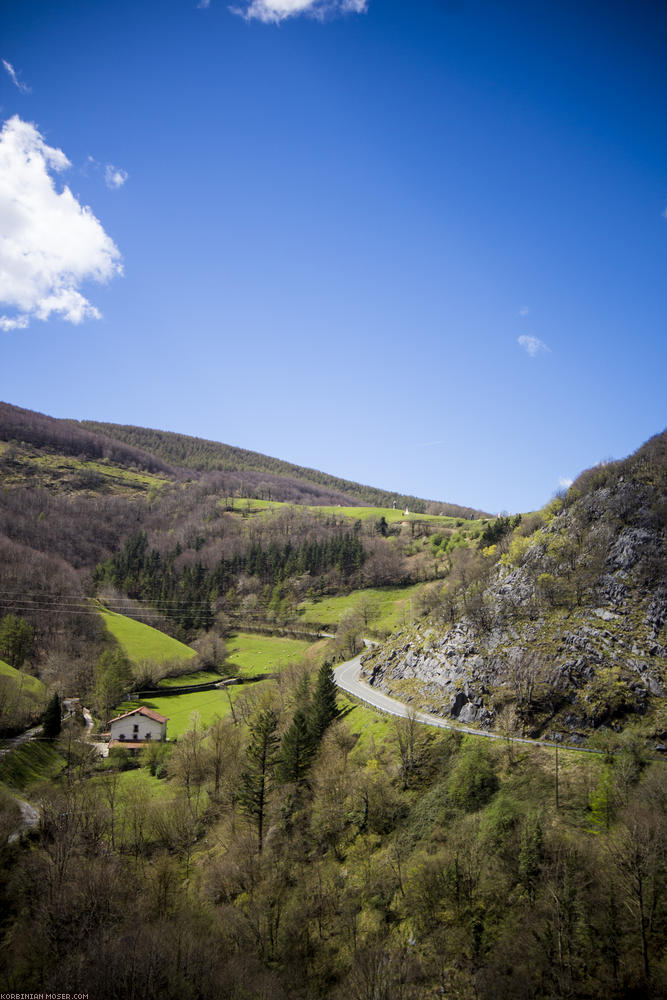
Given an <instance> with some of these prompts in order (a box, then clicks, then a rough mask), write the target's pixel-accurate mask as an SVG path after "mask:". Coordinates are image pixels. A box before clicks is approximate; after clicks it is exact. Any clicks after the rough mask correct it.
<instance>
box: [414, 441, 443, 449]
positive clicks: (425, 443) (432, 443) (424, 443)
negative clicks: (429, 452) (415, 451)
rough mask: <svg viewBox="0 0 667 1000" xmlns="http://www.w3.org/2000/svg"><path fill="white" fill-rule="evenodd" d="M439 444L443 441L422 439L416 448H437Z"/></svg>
mask: <svg viewBox="0 0 667 1000" xmlns="http://www.w3.org/2000/svg"><path fill="white" fill-rule="evenodd" d="M437 444H443V442H442V441H421V442H420V443H419V444H416V445H415V448H435V446H436V445H437Z"/></svg>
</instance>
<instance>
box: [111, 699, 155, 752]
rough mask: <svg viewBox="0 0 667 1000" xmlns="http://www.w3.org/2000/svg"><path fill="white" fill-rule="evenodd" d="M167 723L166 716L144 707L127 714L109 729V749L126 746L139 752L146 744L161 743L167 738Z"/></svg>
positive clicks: (114, 721) (118, 718) (116, 720)
mask: <svg viewBox="0 0 667 1000" xmlns="http://www.w3.org/2000/svg"><path fill="white" fill-rule="evenodd" d="M167 722H168V720H167V719H166V718H165V716H164V715H160V713H159V712H154V711H153V710H152V709H151V708H146V706H145V705H142V706H141V708H135V709H133V710H132V711H131V712H125V714H124V715H119V716H118V717H117V718H115V719H112V720H111V722H110V724H109V728H110V730H111V739H110V740H109V747H110V748H111V747H116V746H126V747H129V748H130V749H131V750H137V749H139V748H140V747H142V746H145V745H146V743H151V742H158V743H159V742H160V741H161V740H166V738H167Z"/></svg>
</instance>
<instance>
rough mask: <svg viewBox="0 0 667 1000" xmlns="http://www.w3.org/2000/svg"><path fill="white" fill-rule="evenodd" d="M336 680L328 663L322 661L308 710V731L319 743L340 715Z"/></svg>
mask: <svg viewBox="0 0 667 1000" xmlns="http://www.w3.org/2000/svg"><path fill="white" fill-rule="evenodd" d="M336 692H337V688H336V681H335V680H334V673H333V670H332V668H331V664H330V663H323V664H322V666H321V667H320V669H319V673H318V675H317V687H316V688H315V693H314V696H313V704H312V707H311V710H310V726H309V728H310V732H311V735H312V737H313V739H314V741H315V743H316V744H317V743H319V742H320V740H321V739H322V737H323V736H324V734H325V732H326V730H327V729H328V728H329V726H330V725H331V723H332V722H333V721H334V719H337V718H338V716H339V715H340V709H339V708H338V705H337V704H336Z"/></svg>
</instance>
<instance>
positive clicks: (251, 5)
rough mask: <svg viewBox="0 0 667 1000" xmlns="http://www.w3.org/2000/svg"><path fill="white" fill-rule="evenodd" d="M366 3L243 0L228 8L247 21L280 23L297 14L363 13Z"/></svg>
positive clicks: (364, 0)
mask: <svg viewBox="0 0 667 1000" xmlns="http://www.w3.org/2000/svg"><path fill="white" fill-rule="evenodd" d="M368 3H369V0H245V4H244V6H242V7H230V8H229V9H230V10H231V11H233V13H234V14H240V15H241V17H244V18H245V19H246V20H247V21H252V20H257V21H263V22H264V23H265V24H280V22H281V21H284V20H286V19H287V18H288V17H297V16H298V15H299V14H308V15H309V16H310V17H315V18H319V19H321V18H324V17H326V15H327V14H363V13H365V11H366V10H367V9H368Z"/></svg>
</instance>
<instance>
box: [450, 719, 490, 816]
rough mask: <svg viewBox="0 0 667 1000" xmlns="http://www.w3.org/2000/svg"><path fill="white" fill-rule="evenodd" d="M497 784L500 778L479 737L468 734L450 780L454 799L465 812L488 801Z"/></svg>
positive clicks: (451, 796)
mask: <svg viewBox="0 0 667 1000" xmlns="http://www.w3.org/2000/svg"><path fill="white" fill-rule="evenodd" d="M497 788H498V778H497V776H496V773H495V771H494V769H493V765H492V764H491V761H490V760H489V758H488V752H487V750H486V748H485V747H483V746H482V744H481V741H480V740H475V739H472V738H470V737H466V739H465V740H464V741H463V748H462V751H461V755H460V757H459V758H458V760H457V761H456V764H455V765H454V769H453V770H452V773H451V774H450V776H449V780H448V782H447V792H448V794H449V797H450V799H451V801H452V802H453V803H454V805H456V806H457V807H458V808H459V809H463V810H465V812H474V811H475V810H477V809H481V808H482V806H484V805H486V803H487V802H488V801H489V799H490V798H491V797H492V795H493V794H494V792H495V791H496V790H497Z"/></svg>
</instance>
